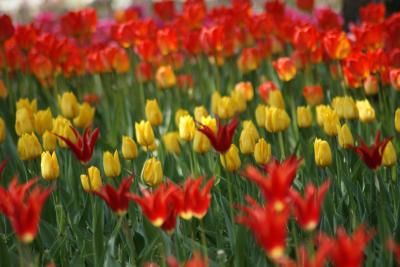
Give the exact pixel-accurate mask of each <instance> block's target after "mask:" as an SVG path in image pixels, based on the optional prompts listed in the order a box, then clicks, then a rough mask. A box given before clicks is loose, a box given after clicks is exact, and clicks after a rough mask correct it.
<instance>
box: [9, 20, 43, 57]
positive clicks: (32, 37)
mask: <svg viewBox="0 0 400 267" xmlns="http://www.w3.org/2000/svg"><path fill="white" fill-rule="evenodd" d="M38 33H39V31H38V30H37V29H36V28H35V27H34V26H33V25H32V24H29V25H26V26H25V25H20V26H18V27H17V29H16V31H15V34H14V38H15V40H16V41H17V44H18V47H19V48H21V49H22V50H24V51H29V50H30V49H31V48H32V47H33V46H34V44H35V42H36V37H37V36H38Z"/></svg>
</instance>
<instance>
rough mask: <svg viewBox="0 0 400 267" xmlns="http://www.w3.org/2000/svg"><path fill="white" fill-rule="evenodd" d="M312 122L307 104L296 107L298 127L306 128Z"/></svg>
mask: <svg viewBox="0 0 400 267" xmlns="http://www.w3.org/2000/svg"><path fill="white" fill-rule="evenodd" d="M311 124H312V114H311V109H310V107H309V106H307V107H297V125H298V126H299V128H308V127H311Z"/></svg>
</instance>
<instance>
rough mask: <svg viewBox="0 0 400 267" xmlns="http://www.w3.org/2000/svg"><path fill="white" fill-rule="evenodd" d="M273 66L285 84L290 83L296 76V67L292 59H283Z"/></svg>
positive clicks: (275, 62)
mask: <svg viewBox="0 0 400 267" xmlns="http://www.w3.org/2000/svg"><path fill="white" fill-rule="evenodd" d="M273 65H274V68H275V70H276V72H277V73H278V76H279V78H280V79H281V80H282V81H284V82H288V81H290V80H291V79H293V77H294V76H295V75H296V72H297V70H296V65H295V63H294V61H293V60H292V59H291V58H288V57H281V58H279V59H278V60H277V61H274V62H273Z"/></svg>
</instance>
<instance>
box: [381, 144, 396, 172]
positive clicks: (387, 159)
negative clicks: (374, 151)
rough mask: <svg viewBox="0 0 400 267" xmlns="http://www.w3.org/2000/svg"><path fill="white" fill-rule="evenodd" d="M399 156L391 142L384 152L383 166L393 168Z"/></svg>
mask: <svg viewBox="0 0 400 267" xmlns="http://www.w3.org/2000/svg"><path fill="white" fill-rule="evenodd" d="M396 161H397V155H396V149H395V148H394V146H393V143H392V142H391V141H389V142H388V143H387V145H386V146H385V149H384V150H383V157H382V165H383V166H392V165H394V164H396Z"/></svg>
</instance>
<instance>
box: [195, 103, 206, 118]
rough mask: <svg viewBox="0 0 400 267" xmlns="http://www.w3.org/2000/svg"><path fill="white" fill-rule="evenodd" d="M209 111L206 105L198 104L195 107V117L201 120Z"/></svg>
mask: <svg viewBox="0 0 400 267" xmlns="http://www.w3.org/2000/svg"><path fill="white" fill-rule="evenodd" d="M207 116H208V111H207V109H206V108H205V107H204V106H197V107H195V108H194V119H195V120H196V121H200V120H201V118H203V117H207Z"/></svg>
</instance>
